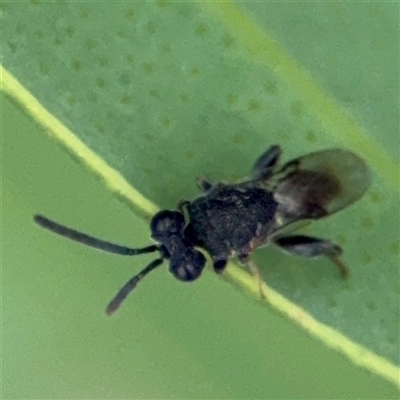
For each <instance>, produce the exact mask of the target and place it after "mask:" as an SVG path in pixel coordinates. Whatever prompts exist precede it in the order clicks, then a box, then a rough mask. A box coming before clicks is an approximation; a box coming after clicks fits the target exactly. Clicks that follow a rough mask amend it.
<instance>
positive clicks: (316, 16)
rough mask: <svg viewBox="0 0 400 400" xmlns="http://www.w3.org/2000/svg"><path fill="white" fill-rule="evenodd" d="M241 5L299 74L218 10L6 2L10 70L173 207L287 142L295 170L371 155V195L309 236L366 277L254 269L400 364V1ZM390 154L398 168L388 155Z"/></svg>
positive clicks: (324, 269) (317, 266)
mask: <svg viewBox="0 0 400 400" xmlns="http://www.w3.org/2000/svg"><path fill="white" fill-rule="evenodd" d="M237 7H238V8H239V9H240V12H242V13H244V15H247V16H246V18H247V19H251V20H252V23H253V24H256V25H257V26H258V27H259V29H262V30H264V31H265V32H268V34H269V35H271V36H272V37H273V38H274V40H275V41H276V42H275V45H276V48H278V49H281V50H282V51H284V52H285V53H286V54H288V55H289V58H288V59H285V61H284V63H285V65H283V64H282V67H281V65H280V64H279V60H278V62H277V61H276V57H275V56H274V55H273V54H264V53H262V51H261V50H262V49H261V50H260V53H258V50H259V49H257V47H254V48H253V47H252V45H251V43H252V38H251V37H247V38H244V37H243V36H241V35H243V31H245V29H246V28H245V27H243V26H241V25H240V24H239V25H237V26H236V28H237V29H235V23H236V22H235V20H234V18H233V17H232V19H229V18H230V17H229V16H226V15H225V16H221V14H220V11H219V10H218V7H214V6H213V5H207V4H206V3H167V2H164V1H160V2H154V3H144V2H139V3H136V2H131V3H130V2H115V3H114V2H113V3H112V4H111V3H107V2H105V3H104V2H98V3H91V2H43V3H42V2H37V1H32V2H26V3H25V2H23V3H20V2H6V3H3V4H2V14H3V39H2V41H3V46H2V53H3V54H2V60H3V65H4V66H5V68H7V69H8V70H9V71H10V72H11V73H12V74H14V76H15V77H16V78H17V79H18V80H19V81H20V82H21V83H22V84H23V85H24V86H25V87H26V88H27V89H28V90H29V91H30V92H31V93H33V94H34V96H35V97H37V99H38V100H39V101H40V102H41V103H42V104H43V105H44V106H45V107H46V108H47V109H48V110H49V111H50V112H51V113H52V114H54V115H55V116H56V117H57V118H59V119H60V120H61V121H62V122H63V123H64V124H65V125H66V126H67V127H68V128H69V129H70V130H71V131H73V132H74V133H75V134H76V135H77V136H79V137H80V138H81V140H82V141H83V142H84V143H86V145H87V146H88V147H90V148H91V149H92V150H93V151H95V152H96V153H97V154H98V155H99V156H101V157H102V158H103V159H104V160H105V161H106V162H107V163H108V164H109V165H111V166H112V167H113V168H115V169H116V170H118V171H120V172H121V174H122V175H123V176H124V177H125V178H126V179H127V180H128V181H129V182H130V183H131V184H132V186H133V187H135V188H136V189H137V190H138V191H139V192H141V193H142V194H143V195H144V196H146V197H147V198H149V199H151V200H152V201H154V202H155V203H156V204H158V205H159V206H160V207H163V208H174V207H175V206H176V204H177V202H178V201H179V200H180V199H182V198H185V199H190V198H192V197H193V196H195V195H196V194H197V193H198V190H197V188H196V186H195V181H194V179H195V177H197V176H199V175H202V174H205V175H207V176H208V177H210V179H211V180H213V181H218V180H231V179H237V178H240V177H242V176H245V175H246V174H247V172H248V171H249V168H250V167H251V165H252V163H253V162H254V160H255V158H256V157H257V156H258V155H259V154H260V153H261V152H263V151H264V150H265V149H266V148H267V147H268V146H270V145H271V144H275V143H279V144H280V145H281V146H282V147H283V149H284V158H285V159H286V160H287V159H290V158H291V157H295V156H298V155H301V154H304V153H307V152H311V151H314V150H317V149H323V148H327V147H341V146H342V147H350V148H352V149H353V150H354V151H358V152H359V153H360V154H361V155H362V156H364V157H365V158H366V159H367V162H368V163H369V165H370V166H371V169H372V171H373V184H372V187H371V189H370V190H369V192H368V193H367V195H366V196H365V197H364V198H363V199H362V200H361V201H360V202H358V203H356V204H355V205H353V206H352V207H349V208H348V209H346V210H344V211H342V212H340V213H339V214H337V215H335V216H333V217H331V218H328V219H326V220H324V221H321V222H318V223H316V224H314V225H312V226H311V227H308V228H307V232H308V233H310V234H315V235H322V236H323V237H328V238H331V239H332V240H333V241H335V242H337V243H339V244H340V245H341V246H343V248H344V249H345V254H344V260H345V261H346V263H347V264H348V265H349V268H350V270H351V277H350V279H349V280H348V281H342V280H341V279H340V277H339V276H338V273H337V270H336V269H335V268H334V267H333V266H332V265H331V264H330V263H329V261H326V260H318V261H313V262H309V261H307V260H301V259H297V258H293V257H289V256H287V255H284V254H281V253H280V252H279V251H278V250H276V249H273V248H266V249H263V250H260V251H258V252H257V253H256V254H255V257H254V259H255V261H256V262H257V264H258V265H259V267H260V268H261V270H262V274H263V277H264V279H265V280H266V282H268V284H269V285H270V286H271V287H272V288H274V289H275V290H277V291H278V292H279V293H281V294H282V295H283V296H285V297H286V298H288V299H289V300H291V301H293V302H294V303H296V304H298V305H300V306H301V307H302V308H304V309H305V310H306V311H307V312H309V313H310V314H311V315H312V316H314V317H315V318H316V319H317V320H319V321H320V322H322V323H324V324H326V325H328V326H330V327H332V328H334V329H335V330H337V331H339V332H341V333H342V334H344V335H345V336H347V337H348V338H350V339H351V340H352V341H354V342H357V343H358V344H360V345H362V346H364V347H366V348H368V349H369V350H371V351H373V352H374V353H376V354H378V355H380V356H383V357H384V358H386V359H387V360H389V361H390V362H391V363H393V364H396V365H398V364H399V293H400V288H399V197H398V189H399V188H398V171H397V170H396V169H395V170H393V168H392V169H391V170H390V168H389V167H387V166H388V165H396V163H397V162H398V156H399V131H398V128H399V104H398V90H399V70H398V60H399V43H398V34H399V31H398V22H399V21H398V4H396V3H377V2H372V3H343V2H341V3H336V2H335V3H334V2H322V3H321V2H318V3H313V4H312V5H310V3H303V2H301V3H293V2H292V3H290V6H288V3H266V2H264V3H258V2H257V3H253V2H247V3H240V4H238V5H237ZM310 7H312V9H310ZM259 39H260V38H257V37H254V41H255V42H257V40H259ZM249 43H250V44H249ZM259 47H260V46H259ZM267 53H268V52H267ZM260 54H261V55H260ZM269 56H271V57H275V61H273V62H271V63H269V62H268V57H269ZM288 60H292V61H293V62H294V63H296V65H292V64H288V63H289V61H288ZM282 62H283V61H282ZM285 68H286V70H288V71H289V72H282V71H283V70H284V69H285ZM290 68H294V69H295V70H296V71H300V72H301V73H304V74H306V75H307V76H311V79H312V81H313V85H314V86H313V87H316V88H318V90H319V91H321V92H324V93H326V95H327V97H328V98H329V99H330V100H329V101H330V102H332V103H333V104H335V105H337V107H338V109H340V110H342V112H343V114H345V116H344V117H343V118H348V120H350V121H356V122H354V124H355V125H357V127H356V128H354V129H352V127H351V126H350V128H349V129H348V131H346V132H345V131H343V126H342V125H341V123H340V121H339V123H338V126H337V131H336V130H335V126H334V125H335V122H334V121H333V122H332V120H331V119H330V118H332V115H330V110H331V108H330V107H326V108H325V111H324V110H322V111H321V110H318V111H317V110H316V108H315V107H314V106H313V104H314V103H313V102H312V101H311V100H310V96H311V95H310V93H309V88H308V87H303V86H302V85H301V82H300V83H299V81H298V80H296V79H297V78H296V76H295V74H294V73H293V74H294V75H290V74H291V72H290ZM291 76H292V77H293V79H290V77H291ZM285 77H286V78H287V77H289V79H286V78H285ZM314 105H315V104H314ZM350 125H351V124H350ZM375 143H376V144H377V146H379V148H377V149H376V151H377V154H378V152H379V154H380V155H381V154H383V153H384V154H385V157H386V159H387V160H389V161H388V163H382V162H381V161H382V159H384V158H382V157H381V156H379V157H378V156H377V157H376V158H375V156H374V148H375V146H374V144H375ZM371 148H372V149H373V151H370V150H366V149H371ZM382 152H383V153H382ZM393 171H394V172H393Z"/></svg>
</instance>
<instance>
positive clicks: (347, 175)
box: [274, 149, 371, 224]
mask: <svg viewBox="0 0 400 400" xmlns="http://www.w3.org/2000/svg"><path fill="white" fill-rule="evenodd" d="M275 178H277V181H276V184H275V188H274V195H275V199H276V200H277V201H278V203H279V213H280V215H281V218H282V221H281V222H282V223H283V224H287V223H290V222H291V221H293V222H294V221H296V220H300V219H318V218H322V217H324V216H327V215H330V214H333V213H335V212H337V211H339V210H341V209H343V208H345V207H347V206H348V205H350V204H352V203H354V202H355V201H357V200H358V199H360V198H361V197H362V196H363V195H364V193H365V192H366V191H367V189H368V187H369V186H370V184H371V172H370V169H369V167H368V166H367V164H366V163H365V162H364V160H362V159H361V158H360V157H359V156H357V155H356V154H354V153H353V152H351V151H349V150H345V149H329V150H322V151H318V152H315V153H310V154H307V155H305V156H303V157H299V158H296V159H294V160H292V161H289V162H288V163H287V164H285V165H284V166H283V167H282V168H281V169H280V170H279V171H278V172H277V173H276V174H275Z"/></svg>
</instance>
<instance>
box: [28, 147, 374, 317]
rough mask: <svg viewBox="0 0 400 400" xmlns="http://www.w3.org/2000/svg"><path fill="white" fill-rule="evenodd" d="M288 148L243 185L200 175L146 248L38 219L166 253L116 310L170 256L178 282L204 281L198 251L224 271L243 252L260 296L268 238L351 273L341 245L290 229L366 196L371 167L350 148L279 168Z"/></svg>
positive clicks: (264, 161)
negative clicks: (260, 265)
mask: <svg viewBox="0 0 400 400" xmlns="http://www.w3.org/2000/svg"><path fill="white" fill-rule="evenodd" d="M281 153H282V150H281V148H280V146H271V147H270V148H269V149H268V150H267V151H265V152H264V153H263V154H262V155H261V156H260V157H259V158H258V159H257V161H256V162H255V163H254V165H253V167H252V169H251V171H250V176H249V178H246V179H244V180H242V181H240V182H238V183H233V184H229V183H224V182H221V183H217V184H213V183H211V182H210V181H209V180H207V179H205V178H199V179H198V180H197V184H198V186H199V188H200V189H201V190H202V192H203V193H202V194H201V195H200V196H199V197H197V198H196V199H194V200H193V201H185V200H183V201H181V202H180V203H179V204H178V207H177V210H175V211H170V210H162V211H160V212H158V213H157V214H156V215H154V217H153V218H152V220H151V222H150V231H151V237H152V238H153V239H154V241H155V242H156V244H153V245H150V246H148V247H144V248H141V249H133V248H129V247H124V246H119V245H116V244H112V243H109V242H106V241H103V240H100V239H96V238H93V237H91V236H88V235H86V234H84V233H81V232H78V231H75V230H73V229H70V228H67V227H65V226H63V225H59V224H58V223H56V222H53V221H51V220H49V219H47V218H46V217H43V216H41V215H36V216H35V221H36V222H37V223H38V224H39V225H41V226H42V227H43V228H46V229H49V230H51V231H53V232H55V233H57V234H59V235H62V236H65V237H67V238H69V239H72V240H75V241H77V242H80V243H83V244H86V245H88V246H92V247H95V248H97V249H100V250H104V251H108V252H112V253H117V254H122V255H127V256H135V255H138V254H144V253H152V252H158V253H159V255H160V257H159V258H157V259H156V260H154V261H152V262H151V263H150V264H149V265H148V266H147V267H146V268H144V269H143V270H142V271H141V272H139V274H137V275H135V276H134V277H133V278H132V279H130V280H129V281H128V282H127V283H126V284H125V285H124V286H123V287H122V288H121V289H120V291H119V292H118V293H117V295H116V296H115V297H114V299H113V300H112V301H111V302H110V303H109V305H108V307H107V310H106V312H107V314H109V315H111V314H112V313H113V312H114V311H116V310H117V309H118V308H119V306H120V305H121V303H122V302H123V301H124V299H125V298H126V297H127V296H128V294H129V293H130V292H131V291H132V290H133V289H134V288H135V287H136V285H137V283H138V282H139V281H140V280H141V279H142V278H143V277H145V276H146V275H147V274H148V273H149V272H150V271H152V270H153V269H155V268H157V267H158V266H159V265H161V264H162V262H163V261H164V260H169V271H170V272H171V273H172V275H174V276H175V278H177V279H178V280H180V281H183V282H190V281H193V280H195V279H197V278H198V277H199V276H200V274H201V272H202V270H203V269H204V266H205V264H206V258H205V257H204V255H203V254H202V253H201V252H200V251H199V250H196V248H200V249H203V250H205V251H206V252H207V253H208V254H209V255H210V257H211V259H212V262H213V267H214V271H215V272H217V273H218V274H220V273H222V272H223V271H224V269H225V268H226V265H227V261H228V259H229V258H230V257H234V256H236V257H237V258H238V259H239V261H241V262H242V263H244V264H246V265H248V266H249V267H250V269H251V271H252V273H253V274H254V275H255V276H256V278H257V280H258V283H259V287H260V294H262V289H261V287H262V286H261V280H260V277H259V274H258V270H257V267H256V265H255V264H254V263H252V262H251V260H250V254H251V252H252V251H253V250H255V249H256V248H257V247H261V246H265V245H267V244H269V243H273V244H275V245H277V246H278V247H280V248H282V249H283V250H285V251H287V252H289V253H291V254H295V255H297V256H300V257H317V256H320V255H323V256H326V257H328V258H330V259H331V260H332V261H333V262H334V263H335V264H336V265H337V266H338V267H339V270H340V273H341V274H342V275H343V276H344V277H346V276H347V268H346V266H345V265H344V264H343V263H342V262H341V261H340V260H339V256H340V255H341V254H342V249H341V248H340V247H339V246H338V245H337V244H334V243H332V242H331V241H329V240H326V239H321V238H315V237H310V236H304V235H293V234H289V233H288V232H290V231H292V232H293V231H294V230H295V229H297V228H299V226H301V225H304V224H306V223H307V222H310V221H312V220H316V219H320V218H324V217H327V216H328V215H331V214H334V213H335V212H337V211H339V210H341V209H342V208H345V207H347V206H348V205H350V204H351V203H353V202H355V201H356V200H358V199H359V198H361V197H362V196H363V194H364V193H365V192H366V190H367V189H368V187H369V185H370V181H371V178H370V170H369V168H368V166H367V165H366V163H365V162H364V161H363V160H362V159H361V158H360V157H358V156H357V155H355V154H354V153H352V152H350V151H348V150H344V149H328V150H322V151H317V152H315V153H310V154H307V155H305V156H303V157H299V158H296V159H294V160H291V161H289V162H287V163H286V164H284V165H283V166H281V167H279V164H278V161H279V158H280V155H281Z"/></svg>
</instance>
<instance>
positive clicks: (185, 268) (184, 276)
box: [169, 250, 206, 282]
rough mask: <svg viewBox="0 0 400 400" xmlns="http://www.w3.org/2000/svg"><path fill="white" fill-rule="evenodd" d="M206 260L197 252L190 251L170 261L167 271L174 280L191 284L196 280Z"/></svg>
mask: <svg viewBox="0 0 400 400" xmlns="http://www.w3.org/2000/svg"><path fill="white" fill-rule="evenodd" d="M205 264H206V259H205V257H204V256H203V254H201V253H200V252H199V251H196V250H191V251H190V252H187V253H185V254H183V255H180V256H178V257H176V258H174V259H171V263H170V266H169V270H170V272H171V273H172V275H174V276H175V278H176V279H178V280H180V281H183V282H191V281H194V280H195V279H197V278H198V277H199V276H200V275H201V272H202V271H203V269H204V266H205Z"/></svg>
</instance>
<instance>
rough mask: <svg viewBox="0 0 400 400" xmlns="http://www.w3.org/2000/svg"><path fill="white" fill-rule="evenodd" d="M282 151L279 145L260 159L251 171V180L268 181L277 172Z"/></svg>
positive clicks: (272, 147) (270, 149)
mask: <svg viewBox="0 0 400 400" xmlns="http://www.w3.org/2000/svg"><path fill="white" fill-rule="evenodd" d="M281 154H282V149H281V148H280V146H278V145H274V146H271V147H270V148H269V149H268V150H267V151H265V152H264V153H263V154H261V156H260V157H258V159H257V161H256V162H255V163H254V165H253V167H252V169H251V179H254V180H259V179H262V180H265V179H268V178H269V177H270V176H271V175H272V174H273V173H274V171H275V167H276V166H277V163H278V160H279V157H280V155H281Z"/></svg>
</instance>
